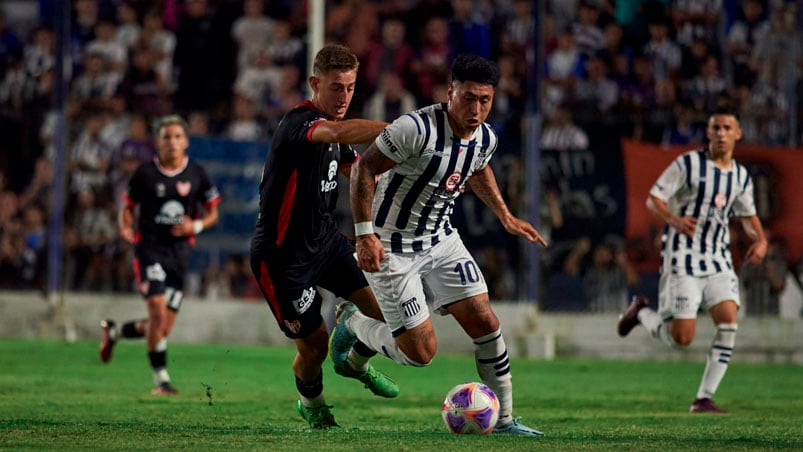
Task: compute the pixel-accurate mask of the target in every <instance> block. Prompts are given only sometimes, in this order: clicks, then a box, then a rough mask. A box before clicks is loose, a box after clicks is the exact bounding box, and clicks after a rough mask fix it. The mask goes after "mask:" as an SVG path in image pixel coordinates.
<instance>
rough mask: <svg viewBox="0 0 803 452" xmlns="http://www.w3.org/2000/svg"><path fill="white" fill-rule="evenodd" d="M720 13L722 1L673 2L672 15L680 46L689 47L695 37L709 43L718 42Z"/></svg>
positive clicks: (691, 0) (677, 0)
mask: <svg viewBox="0 0 803 452" xmlns="http://www.w3.org/2000/svg"><path fill="white" fill-rule="evenodd" d="M720 11H722V0H675V1H673V2H672V7H671V14H672V18H673V19H674V21H675V29H676V30H677V38H676V40H677V42H678V44H680V45H682V46H686V47H688V46H690V45H691V43H692V41H693V40H694V38H695V36H700V37H702V38H703V39H704V40H705V42H707V43H714V42H716V39H717V25H718V23H719V13H720Z"/></svg>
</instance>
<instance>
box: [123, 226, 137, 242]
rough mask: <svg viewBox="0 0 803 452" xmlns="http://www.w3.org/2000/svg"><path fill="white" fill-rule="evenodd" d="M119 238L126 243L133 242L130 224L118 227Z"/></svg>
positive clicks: (132, 230)
mask: <svg viewBox="0 0 803 452" xmlns="http://www.w3.org/2000/svg"><path fill="white" fill-rule="evenodd" d="M120 238H121V239H123V240H125V241H126V242H128V243H134V228H132V227H130V226H126V227H122V228H120Z"/></svg>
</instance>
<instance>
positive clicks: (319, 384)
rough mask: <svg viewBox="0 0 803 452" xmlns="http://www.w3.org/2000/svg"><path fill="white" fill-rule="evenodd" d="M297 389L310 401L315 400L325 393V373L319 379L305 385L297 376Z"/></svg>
mask: <svg viewBox="0 0 803 452" xmlns="http://www.w3.org/2000/svg"><path fill="white" fill-rule="evenodd" d="M296 389H298V393H299V394H301V395H302V396H304V397H306V398H308V399H314V398H316V397H318V396H319V395H321V394H322V393H323V373H321V374H320V375H318V378H316V379H314V380H312V381H309V382H306V383H304V382H303V381H301V379H300V378H298V377H297V376H296Z"/></svg>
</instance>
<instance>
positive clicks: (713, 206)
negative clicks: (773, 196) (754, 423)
mask: <svg viewBox="0 0 803 452" xmlns="http://www.w3.org/2000/svg"><path fill="white" fill-rule="evenodd" d="M706 135H707V137H708V141H709V143H708V147H707V148H704V149H698V150H694V151H690V152H687V153H685V154H683V155H681V156H680V157H678V158H677V159H675V161H674V162H672V164H671V165H669V167H668V168H666V169H665V170H664V172H663V174H661V176H660V177H659V178H658V181H657V182H656V183H655V185H653V187H652V189H651V190H650V194H649V198H648V199H647V207H648V208H649V209H650V210H651V211H652V212H653V213H654V214H655V215H656V216H657V217H658V218H660V219H662V220H663V221H664V222H666V227H665V229H664V235H663V245H662V248H663V251H662V259H661V260H662V263H661V277H660V282H659V295H658V311H657V312H656V311H653V310H652V309H649V308H647V300H646V299H644V298H643V297H635V298H634V299H633V301H632V302H631V304H630V306H629V307H628V308H627V310H625V312H624V313H623V314H622V316H621V317H620V319H619V323H618V325H617V329H618V332H619V335H620V336H626V335H627V334H628V333H629V332H630V331H631V330H632V329H633V328H634V327H635V326H636V325H638V324H639V323H641V324H642V325H644V327H645V328H647V330H648V331H650V333H651V334H652V336H653V337H655V338H657V339H659V340H663V341H665V342H666V343H668V344H669V345H670V346H672V347H673V348H682V347H686V346H688V345H689V344H691V342H692V340H693V339H694V332H695V324H696V318H697V311H698V310H699V309H700V308H705V309H706V310H707V311H708V312H709V313H710V314H711V318H712V319H713V321H714V324H715V325H716V334H715V336H714V341H713V343H712V344H711V349H710V351H709V353H708V357H707V363H706V366H705V371H704V372H703V378H702V381H701V382H700V387H699V389H698V390H697V397H696V399H695V400H694V402H693V403H692V405H691V408H689V411H690V412H692V413H700V412H706V413H727V411H726V410H723V409H721V408H719V407H718V406H717V405H715V404H714V402H713V401H712V400H711V398H712V397H713V395H714V393H715V392H716V390H717V387H718V386H719V383H720V382H721V381H722V378H723V377H724V376H725V372H726V371H727V370H728V363H729V362H730V359H731V354H732V352H733V346H734V343H735V338H736V327H737V325H736V313H737V311H738V310H739V282H738V279H737V276H736V273H735V272H734V269H733V263H732V262H731V252H730V234H729V231H728V223H729V221H730V219H731V217H733V216H736V217H739V219H740V220H741V223H742V226H743V227H744V230H745V231H746V233H747V234H748V236H749V237H750V238H751V239H752V240H753V243H752V244H751V246H750V248H749V249H748V250H747V254H746V256H745V260H746V261H747V262H749V263H754V264H756V263H759V262H761V260H762V259H764V256H765V254H766V253H767V240H766V238H765V236H764V229H763V227H762V226H761V221H760V220H759V219H758V216H756V206H755V203H754V202H753V182H752V180H751V178H750V174H749V173H748V172H747V169H746V168H745V167H744V166H743V165H741V164H739V163H738V162H737V161H736V160H734V158H733V151H734V148H735V147H736V142H737V141H738V140H739V139H740V138H741V137H742V130H741V129H740V127H739V120H738V118H737V117H736V115H735V114H734V113H733V112H731V111H729V110H724V109H723V110H718V111H716V112H715V113H714V114H712V115H711V116H710V117H709V119H708V127H707V129H706Z"/></svg>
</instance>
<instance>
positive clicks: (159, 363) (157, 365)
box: [148, 350, 167, 370]
mask: <svg viewBox="0 0 803 452" xmlns="http://www.w3.org/2000/svg"><path fill="white" fill-rule="evenodd" d="M148 359H149V360H150V361H151V367H152V368H153V369H154V370H157V369H163V368H165V367H167V351H166V350H165V351H162V352H148Z"/></svg>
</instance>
